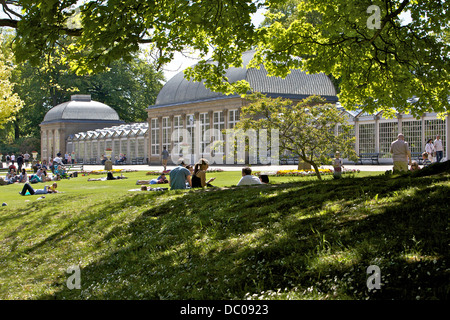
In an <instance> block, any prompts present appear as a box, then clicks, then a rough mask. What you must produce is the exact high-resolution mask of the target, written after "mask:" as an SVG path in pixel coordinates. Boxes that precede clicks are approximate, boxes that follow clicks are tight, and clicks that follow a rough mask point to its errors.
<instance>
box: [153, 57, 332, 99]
mask: <svg viewBox="0 0 450 320" xmlns="http://www.w3.org/2000/svg"><path fill="white" fill-rule="evenodd" d="M254 54H255V51H254V50H251V51H247V52H245V53H244V54H243V56H242V63H243V67H241V68H229V69H228V70H227V73H226V76H227V77H228V79H229V81H230V82H235V81H239V80H247V81H248V82H249V84H250V86H251V87H252V88H253V90H254V91H256V92H261V93H264V94H266V95H268V96H271V97H284V98H288V99H304V98H306V97H308V96H310V95H320V96H322V97H324V98H326V99H327V100H328V101H333V102H337V100H338V98H337V96H336V89H335V87H334V85H333V83H332V82H331V80H330V78H329V77H328V76H326V75H325V74H323V73H319V74H307V73H306V72H303V71H301V70H298V69H294V70H291V73H290V74H289V75H287V76H286V77H285V78H284V79H283V78H280V77H268V76H267V71H266V70H265V68H264V67H263V66H261V67H260V68H259V69H255V68H249V69H248V68H247V67H246V66H247V65H248V63H249V62H250V60H251V59H252V58H253V55H254ZM229 97H235V96H226V95H223V94H221V93H218V92H213V91H211V90H209V89H207V88H205V86H204V85H203V82H192V81H188V80H186V79H185V78H184V74H183V71H181V72H179V73H177V74H176V75H175V76H174V77H173V78H171V79H170V80H169V81H167V83H166V84H165V85H164V86H163V88H162V89H161V91H160V92H159V94H158V97H157V99H156V102H155V105H153V106H151V107H150V108H159V107H165V106H171V105H179V104H187V103H192V102H201V101H208V100H216V99H226V98H229Z"/></svg>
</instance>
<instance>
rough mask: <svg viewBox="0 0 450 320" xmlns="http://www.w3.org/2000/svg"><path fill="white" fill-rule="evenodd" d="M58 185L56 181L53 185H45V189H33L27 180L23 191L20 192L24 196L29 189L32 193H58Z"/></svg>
mask: <svg viewBox="0 0 450 320" xmlns="http://www.w3.org/2000/svg"><path fill="white" fill-rule="evenodd" d="M57 187H58V185H57V184H56V182H55V183H53V184H52V185H51V186H44V189H33V187H32V186H31V185H30V184H29V183H28V182H26V183H25V184H24V185H23V188H22V191H21V192H19V194H20V195H22V196H24V195H26V193H27V191H28V192H29V193H30V194H31V195H34V194H47V193H58V192H59V191H57V190H56V188H57Z"/></svg>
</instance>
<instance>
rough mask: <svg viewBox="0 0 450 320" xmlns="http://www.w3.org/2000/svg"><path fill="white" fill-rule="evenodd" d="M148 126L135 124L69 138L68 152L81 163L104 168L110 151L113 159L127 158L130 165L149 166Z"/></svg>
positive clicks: (74, 135)
mask: <svg viewBox="0 0 450 320" xmlns="http://www.w3.org/2000/svg"><path fill="white" fill-rule="evenodd" d="M147 146H148V123H146V122H143V123H132V124H123V125H119V126H113V127H108V128H103V129H96V130H89V131H84V132H78V133H75V134H72V135H70V136H69V137H68V138H67V150H68V152H69V153H72V154H74V155H75V160H76V162H77V163H84V164H100V163H101V162H100V161H101V158H102V156H103V155H105V150H106V149H111V150H112V155H111V157H112V159H113V160H114V159H118V158H119V156H120V154H123V155H126V158H127V161H126V162H125V163H128V164H144V163H147V162H148V157H147V154H148V150H147Z"/></svg>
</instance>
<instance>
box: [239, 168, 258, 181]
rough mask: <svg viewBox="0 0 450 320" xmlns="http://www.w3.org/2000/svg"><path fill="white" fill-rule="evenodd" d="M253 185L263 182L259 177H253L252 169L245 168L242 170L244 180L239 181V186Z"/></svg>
mask: <svg viewBox="0 0 450 320" xmlns="http://www.w3.org/2000/svg"><path fill="white" fill-rule="evenodd" d="M252 184H262V182H261V180H260V179H259V178H258V177H256V176H252V169H250V168H249V167H245V168H243V169H242V178H241V180H239V182H238V184H237V185H238V186H248V185H252Z"/></svg>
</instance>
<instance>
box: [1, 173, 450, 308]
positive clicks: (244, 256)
mask: <svg viewBox="0 0 450 320" xmlns="http://www.w3.org/2000/svg"><path fill="white" fill-rule="evenodd" d="M441 171H442V170H441ZM125 176H127V177H128V179H125V180H116V181H92V182H87V177H78V178H75V179H71V180H70V181H67V180H64V181H61V182H59V187H58V189H59V190H61V191H64V193H61V194H49V195H46V198H45V199H42V200H38V196H25V197H22V196H20V195H19V194H18V191H20V186H19V185H9V186H2V187H0V188H1V190H2V193H1V199H0V201H1V202H7V203H8V206H6V207H1V208H0V225H1V228H0V256H1V257H2V259H1V261H0V283H1V284H2V285H1V286H0V299H219V300H220V299H357V300H363V299H414V300H415V299H448V298H449V286H448V283H450V282H449V280H450V276H449V270H450V269H449V264H448V261H449V260H448V259H449V246H448V244H449V224H448V222H449V219H448V218H449V217H448V213H449V212H450V210H449V205H448V198H449V186H450V183H449V177H450V174H449V170H448V168H447V169H445V170H444V171H443V172H441V173H433V174H430V175H427V176H423V177H419V176H417V177H412V176H409V175H408V176H390V175H384V173H383V174H380V173H379V172H378V173H361V174H359V175H356V177H354V178H350V177H347V178H344V179H341V180H332V179H331V177H329V176H328V177H326V179H325V180H324V181H318V180H317V179H314V178H309V177H308V178H301V177H296V178H286V177H283V178H272V179H271V182H272V183H271V184H269V185H264V186H253V187H232V185H234V184H236V183H237V181H238V180H239V178H240V173H239V172H220V173H209V174H208V177H213V176H216V177H217V179H216V181H215V182H214V183H215V185H217V186H218V187H225V188H220V189H208V190H187V191H169V192H141V191H128V190H130V189H136V188H138V187H139V186H136V184H135V183H136V180H138V179H142V180H144V179H149V178H151V177H150V176H146V175H145V172H133V173H127V174H125ZM34 186H36V185H34ZM370 265H377V266H378V267H379V268H380V270H381V284H382V287H381V290H368V287H367V283H366V282H367V278H368V275H367V272H366V270H367V267H368V266H370ZM71 266H79V267H80V270H81V271H80V272H81V273H80V275H81V278H80V279H81V289H73V290H70V289H69V288H68V286H67V279H68V278H69V276H70V274H69V273H67V272H66V271H67V269H68V268H69V267H71Z"/></svg>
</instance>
